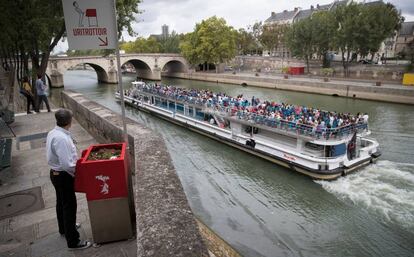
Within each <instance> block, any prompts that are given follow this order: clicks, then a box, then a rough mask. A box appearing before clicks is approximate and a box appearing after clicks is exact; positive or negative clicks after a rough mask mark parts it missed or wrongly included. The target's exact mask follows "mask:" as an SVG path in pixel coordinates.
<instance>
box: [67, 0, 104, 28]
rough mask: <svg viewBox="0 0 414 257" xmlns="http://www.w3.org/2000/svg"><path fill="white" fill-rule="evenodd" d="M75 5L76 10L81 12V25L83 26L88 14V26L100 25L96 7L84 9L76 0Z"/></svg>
mask: <svg viewBox="0 0 414 257" xmlns="http://www.w3.org/2000/svg"><path fill="white" fill-rule="evenodd" d="M73 7H74V8H75V11H76V12H77V13H78V14H79V24H78V26H79V27H83V26H84V25H83V18H84V17H85V16H86V17H88V26H89V27H98V16H97V12H96V9H86V10H85V11H83V10H82V9H81V8H80V7H79V3H78V2H76V1H74V2H73Z"/></svg>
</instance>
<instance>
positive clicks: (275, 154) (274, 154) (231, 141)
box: [116, 93, 379, 180]
mask: <svg viewBox="0 0 414 257" xmlns="http://www.w3.org/2000/svg"><path fill="white" fill-rule="evenodd" d="M116 97H117V98H119V94H118V93H117V94H116ZM124 99H125V103H126V104H128V105H130V106H133V107H135V108H138V109H140V110H142V111H145V112H148V113H151V114H153V115H156V116H158V117H160V118H162V119H164V120H167V121H169V122H172V123H174V124H177V125H179V126H183V127H186V128H188V129H190V130H192V131H194V132H197V133H199V134H202V135H205V136H208V137H210V138H212V139H215V140H217V141H219V142H222V143H225V144H227V145H229V146H232V147H235V148H237V149H240V150H242V151H245V152H248V153H250V154H253V155H256V156H258V157H261V158H263V159H266V160H268V161H271V162H273V163H276V164H278V165H280V166H283V167H286V168H288V169H290V170H292V171H296V172H299V173H301V174H304V175H307V176H309V177H311V178H313V179H321V180H333V179H336V178H338V177H340V176H343V175H347V174H349V173H351V172H354V171H356V170H358V169H360V168H361V167H363V166H366V165H368V164H369V163H371V162H373V161H374V159H376V158H374V157H373V156H371V155H368V154H367V155H366V156H361V157H360V158H356V159H354V160H353V161H352V162H347V161H346V160H345V159H344V157H342V159H341V158H337V159H330V160H321V159H319V160H318V159H316V158H313V157H308V156H301V155H300V154H296V153H294V152H292V151H289V150H286V149H281V148H280V147H279V148H278V147H274V146H272V145H269V144H267V143H265V142H261V141H259V140H256V141H255V142H256V145H255V147H252V146H249V145H247V144H246V141H248V140H249V139H248V138H243V136H241V135H232V132H231V131H230V130H226V129H223V128H219V127H217V126H214V125H210V124H208V123H206V122H203V121H200V120H197V119H194V118H192V117H188V116H185V115H182V114H177V113H174V112H172V111H169V110H167V109H163V108H161V107H157V106H154V105H151V104H148V103H142V102H139V101H138V100H136V99H133V98H130V97H124ZM375 149H376V148H375ZM375 152H376V150H375ZM378 156H379V154H378ZM320 164H329V166H330V167H331V169H330V170H320V169H319V167H320ZM344 164H345V165H344Z"/></svg>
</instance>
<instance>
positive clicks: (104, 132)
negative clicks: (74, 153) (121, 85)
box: [0, 92, 239, 257]
mask: <svg viewBox="0 0 414 257" xmlns="http://www.w3.org/2000/svg"><path fill="white" fill-rule="evenodd" d="M63 102H64V104H65V106H66V107H67V108H69V109H71V110H72V111H73V112H74V115H75V120H74V123H73V126H72V128H71V129H70V131H71V132H72V136H73V138H74V140H75V141H76V142H77V143H76V146H77V149H78V151H79V154H80V151H81V150H83V149H86V148H87V147H88V146H89V145H91V144H96V143H98V142H100V143H104V142H118V141H121V139H122V122H121V117H120V115H118V114H116V113H114V112H112V111H111V110H108V109H106V108H104V107H102V106H101V105H99V104H97V103H95V102H92V101H90V100H88V99H86V98H84V97H83V96H82V95H81V94H78V93H76V92H66V93H63ZM78 121H79V122H78ZM127 122H128V130H129V151H130V157H131V160H130V170H131V171H132V173H133V175H134V178H133V179H132V182H133V189H134V190H132V191H133V192H134V194H135V211H136V220H137V231H136V232H137V237H136V240H127V241H120V242H114V243H109V244H103V245H101V246H100V247H98V248H90V249H87V250H83V251H74V252H72V251H69V250H68V248H67V247H66V241H65V239H64V238H63V237H61V236H60V235H59V233H58V227H57V222H56V212H55V204H56V198H55V192H54V188H53V185H52V184H51V182H50V178H49V167H48V165H47V163H46V156H45V140H46V139H45V137H46V134H47V132H48V131H50V130H51V129H52V128H53V127H54V126H55V118H54V115H53V112H52V113H44V112H42V113H40V114H31V115H26V114H18V115H17V116H16V121H15V122H14V123H13V124H11V128H12V129H13V131H14V133H15V134H16V138H14V139H13V151H12V163H11V167H9V168H7V169H4V170H1V171H0V207H1V209H0V256H30V257H32V256H33V257H35V256H36V257H37V256H44V257H55V256H71V257H74V256H102V257H106V256H108V257H109V256H120V257H128V256H129V257H131V256H157V257H158V256H160V257H161V256H223V257H227V256H229V257H230V256H231V257H234V256H239V255H238V254H237V252H236V251H234V250H233V249H232V248H231V246H229V245H228V244H227V243H226V242H224V241H223V240H222V239H220V237H219V236H217V235H216V234H215V233H214V232H212V231H211V230H210V229H209V228H208V227H206V226H205V225H203V224H202V223H200V222H197V219H196V217H194V215H193V213H192V211H191V209H190V207H189V205H188V202H187V198H186V195H185V193H184V191H183V188H182V185H181V182H180V180H179V178H178V176H177V174H176V172H175V169H174V166H173V165H172V161H171V158H170V155H169V153H168V151H167V148H166V147H165V144H164V141H163V139H162V137H161V136H159V135H158V134H157V133H154V132H153V131H151V130H149V129H147V128H145V127H143V126H141V125H139V124H137V123H136V122H134V121H132V120H129V119H128V120H127ZM85 129H86V130H85ZM92 135H93V136H92ZM27 190H31V191H30V192H28V191H27ZM77 198H78V212H77V221H78V222H80V223H81V224H82V227H81V228H80V229H79V231H80V234H81V238H82V239H89V240H93V238H92V231H91V225H90V220H89V211H88V203H87V201H86V197H85V195H84V194H77ZM3 207H4V208H3ZM108 222H110V221H108ZM204 242H206V244H205V243H204ZM206 245H207V247H206ZM207 248H208V249H209V250H207Z"/></svg>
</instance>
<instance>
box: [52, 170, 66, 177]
mask: <svg viewBox="0 0 414 257" xmlns="http://www.w3.org/2000/svg"><path fill="white" fill-rule="evenodd" d="M50 172H51V173H52V175H55V176H57V175H59V174H60V173H61V172H63V171H59V170H54V169H50Z"/></svg>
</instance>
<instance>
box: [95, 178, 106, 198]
mask: <svg viewBox="0 0 414 257" xmlns="http://www.w3.org/2000/svg"><path fill="white" fill-rule="evenodd" d="M95 178H96V179H97V180H99V181H101V182H102V185H101V193H102V194H104V195H107V194H108V193H109V185H108V183H106V181H107V180H109V176H103V175H99V176H95Z"/></svg>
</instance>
